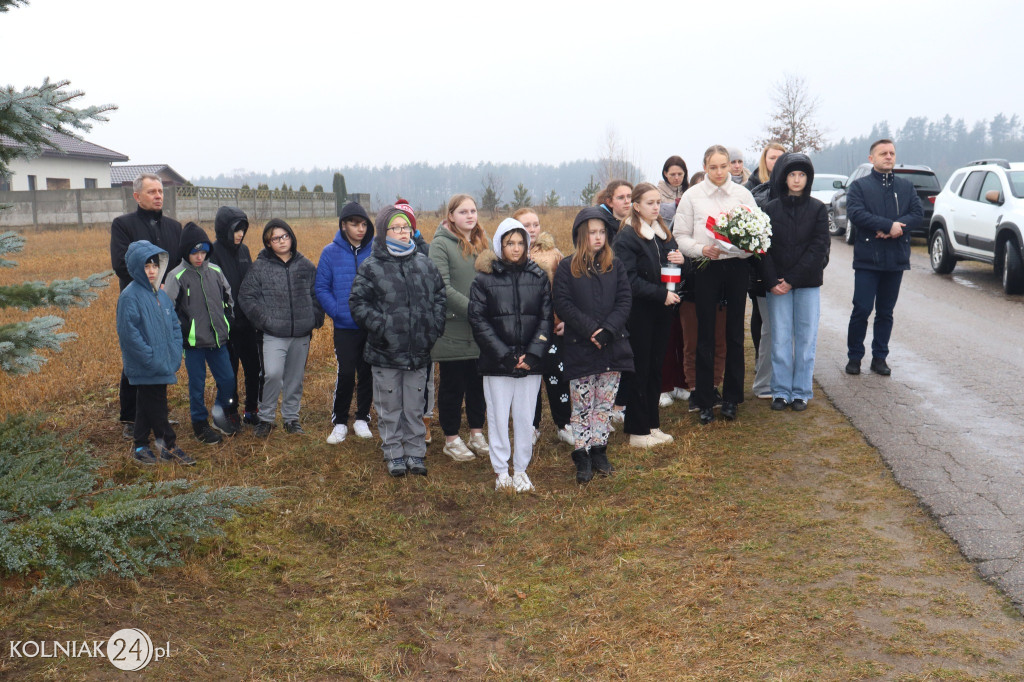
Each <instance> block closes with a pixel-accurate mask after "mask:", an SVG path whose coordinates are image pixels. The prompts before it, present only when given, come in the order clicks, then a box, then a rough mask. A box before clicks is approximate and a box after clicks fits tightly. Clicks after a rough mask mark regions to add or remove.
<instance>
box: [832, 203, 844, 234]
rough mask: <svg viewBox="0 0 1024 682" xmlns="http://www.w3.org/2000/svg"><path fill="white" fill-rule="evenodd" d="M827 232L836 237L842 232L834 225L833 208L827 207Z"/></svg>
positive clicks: (834, 213) (834, 214)
mask: <svg viewBox="0 0 1024 682" xmlns="http://www.w3.org/2000/svg"><path fill="white" fill-rule="evenodd" d="M828 233H829V234H830V235H832V236H833V237H838V236H839V235H841V234H842V233H843V230H842V228H840V227H839V226H838V225H836V212H835V209H832V208H830V209H828Z"/></svg>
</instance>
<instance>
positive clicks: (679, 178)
mask: <svg viewBox="0 0 1024 682" xmlns="http://www.w3.org/2000/svg"><path fill="white" fill-rule="evenodd" d="M665 177H666V178H667V179H668V184H670V185H672V186H673V187H679V185H681V184H683V178H685V177H686V171H684V170H683V168H682V166H669V167H668V170H667V171H665Z"/></svg>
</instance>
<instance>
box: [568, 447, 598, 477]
mask: <svg viewBox="0 0 1024 682" xmlns="http://www.w3.org/2000/svg"><path fill="white" fill-rule="evenodd" d="M572 461H573V462H575V463H576V482H577V483H589V482H590V479H592V478H593V477H594V470H593V469H592V468H591V467H590V453H588V452H587V451H586V450H573V453H572Z"/></svg>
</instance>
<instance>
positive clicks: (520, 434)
mask: <svg viewBox="0 0 1024 682" xmlns="http://www.w3.org/2000/svg"><path fill="white" fill-rule="evenodd" d="M540 379H541V377H540V375H539V374H531V375H529V376H525V377H516V378H513V377H497V376H485V377H484V399H485V400H486V401H487V445H488V447H489V448H490V450H491V468H492V469H494V473H495V474H498V475H499V476H500V475H501V474H503V473H504V474H507V473H508V461H509V459H511V460H512V470H513V472H515V473H517V474H518V473H523V472H525V471H526V467H528V466H530V460H532V459H533V413H534V412H535V411H536V410H537V394H538V393H539V392H540ZM509 415H511V416H512V432H513V434H514V441H513V442H509V437H508V435H509V434H508V418H509ZM513 444H514V445H515V452H513V451H512V447H513Z"/></svg>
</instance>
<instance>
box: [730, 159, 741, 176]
mask: <svg viewBox="0 0 1024 682" xmlns="http://www.w3.org/2000/svg"><path fill="white" fill-rule="evenodd" d="M729 172H730V173H732V174H733V175H743V159H736V160H735V161H732V162H730V163H729Z"/></svg>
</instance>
